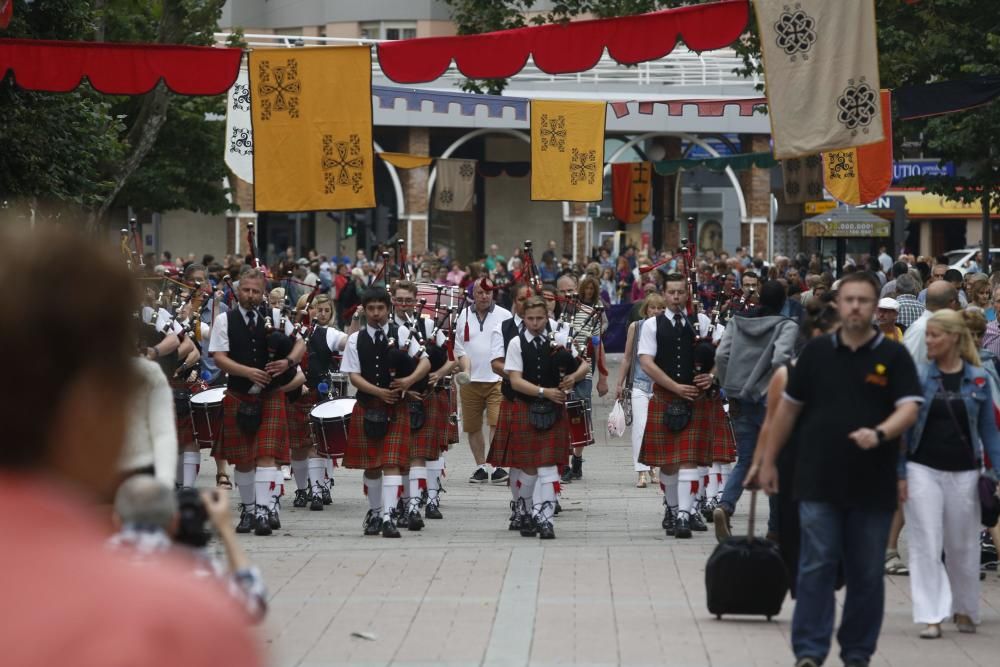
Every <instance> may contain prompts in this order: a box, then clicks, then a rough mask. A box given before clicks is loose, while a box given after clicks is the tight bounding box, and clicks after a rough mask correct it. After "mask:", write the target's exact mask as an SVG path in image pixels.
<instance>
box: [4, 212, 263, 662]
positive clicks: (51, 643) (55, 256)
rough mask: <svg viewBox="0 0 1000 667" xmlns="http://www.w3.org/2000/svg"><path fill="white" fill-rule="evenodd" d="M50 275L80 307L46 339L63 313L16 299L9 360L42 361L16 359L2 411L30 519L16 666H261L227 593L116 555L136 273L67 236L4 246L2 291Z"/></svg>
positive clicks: (10, 459) (13, 239)
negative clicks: (112, 504)
mask: <svg viewBox="0 0 1000 667" xmlns="http://www.w3.org/2000/svg"><path fill="white" fill-rule="evenodd" d="M54 265H55V266H76V267H84V268H83V269H82V270H76V271H56V272H52V271H50V269H51V267H52V266H54ZM38 275H45V276H47V277H46V282H45V285H46V288H47V289H51V290H53V293H55V294H69V293H73V294H74V295H75V296H74V298H73V299H70V300H68V301H67V302H66V304H65V306H64V308H63V311H62V312H63V314H64V315H66V316H67V317H66V320H65V321H64V322H61V323H60V326H58V327H54V326H38V325H37V323H39V322H46V321H49V320H50V319H51V311H50V307H49V305H48V303H47V301H46V300H45V299H38V298H36V296H35V295H33V294H31V293H30V292H28V291H23V290H21V291H18V290H15V293H14V294H13V295H12V297H11V298H12V299H13V301H12V302H8V304H7V305H8V308H5V309H3V311H2V312H0V345H2V346H3V349H8V350H27V349H35V350H40V351H41V353H40V354H14V355H10V358H9V359H8V360H7V364H6V367H5V370H6V371H7V372H8V373H9V376H8V377H10V378H12V379H16V383H17V385H16V388H17V390H16V391H7V392H4V400H3V401H2V402H0V419H2V420H3V423H4V424H5V425H6V433H5V438H4V439H3V445H2V449H0V502H3V503H4V504H5V506H6V507H17V508H18V510H17V511H16V512H10V513H9V516H8V520H7V522H6V524H5V530H6V531H9V534H10V535H13V536H15V538H14V539H10V540H6V541H5V543H4V547H3V549H0V587H2V589H3V593H4V604H5V605H8V609H9V610H10V613H8V614H5V615H4V621H3V623H0V642H2V645H3V647H4V649H3V660H2V662H3V664H5V665H17V666H18V667H48V666H50V665H58V664H63V663H66V662H67V661H69V662H71V663H72V664H73V666H74V667H107V666H108V665H143V666H144V667H160V666H163V667H166V666H168V665H184V666H185V667H216V666H217V665H240V667H257V666H258V665H261V664H262V659H261V655H260V653H259V649H258V647H257V646H256V644H255V641H254V638H253V636H252V635H251V633H250V627H251V625H250V620H249V618H248V617H247V615H246V613H245V612H244V611H243V610H242V609H241V608H240V607H239V606H238V605H237V604H236V603H235V602H234V601H233V600H232V599H231V598H230V597H229V596H228V595H226V593H225V592H224V589H222V588H221V587H219V586H218V585H216V584H214V583H212V582H208V581H201V580H195V579H193V578H192V576H191V573H190V568H185V567H184V566H183V565H182V564H180V563H177V562H174V561H172V560H168V559H164V560H162V561H160V560H157V561H150V562H148V563H145V564H141V565H133V564H131V563H130V562H129V561H128V560H127V558H126V557H124V556H123V555H121V554H115V553H112V552H111V551H109V550H108V549H107V548H106V547H105V543H104V542H105V538H106V537H107V536H108V533H109V529H110V521H109V518H110V512H109V509H108V506H107V505H104V506H103V507H101V505H100V504H101V503H108V502H109V501H110V499H111V497H112V494H113V493H114V490H115V488H116V487H117V485H118V483H119V482H120V478H119V473H118V466H117V465H116V462H117V460H118V457H119V455H120V453H121V450H122V445H123V440H124V434H125V424H126V422H127V414H126V413H127V410H128V406H129V404H130V403H129V400H128V399H129V393H130V391H131V390H132V389H133V387H134V384H135V379H134V378H133V377H132V375H131V370H130V366H129V357H130V353H131V352H132V351H133V350H134V349H135V343H134V341H133V340H132V332H133V331H134V327H133V326H132V321H133V315H132V311H133V309H134V307H135V305H136V304H137V303H138V301H137V300H136V302H135V303H133V301H132V299H131V298H130V297H131V296H132V295H133V291H132V290H130V289H129V288H130V286H131V276H130V275H129V273H128V271H127V270H126V268H125V264H124V262H122V261H121V260H120V259H116V258H114V257H113V256H111V255H109V254H108V253H106V252H105V251H104V250H102V249H100V248H98V247H96V246H95V245H93V243H92V242H91V241H88V240H85V239H83V238H78V237H76V236H74V235H72V234H70V233H69V232H68V231H66V230H60V229H46V228H41V227H40V228H36V229H35V230H32V231H31V232H30V234H28V233H22V234H17V233H16V232H14V233H11V232H5V233H4V234H2V238H0V280H2V281H3V282H4V284H14V282H15V281H19V280H22V281H23V278H24V276H38ZM81 284H85V285H86V287H87V288H86V289H83V290H81V289H79V288H80V285H81ZM67 341H72V343H71V344H68V343H67ZM12 386H13V385H12ZM42 396H44V397H45V399H44V400H41V399H40V397H42ZM26 498H30V499H31V501H30V502H25V499H26ZM99 508H100V510H101V512H103V514H102V513H100V512H98V509H99Z"/></svg>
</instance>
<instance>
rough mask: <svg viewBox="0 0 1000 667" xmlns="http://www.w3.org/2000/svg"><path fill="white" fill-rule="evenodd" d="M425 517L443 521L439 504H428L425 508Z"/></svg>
mask: <svg viewBox="0 0 1000 667" xmlns="http://www.w3.org/2000/svg"><path fill="white" fill-rule="evenodd" d="M424 516H426V517H427V518H428V519H443V518H444V517H443V516H442V515H441V510H440V509H438V504H437V503H432V502H428V503H427V507H426V508H424Z"/></svg>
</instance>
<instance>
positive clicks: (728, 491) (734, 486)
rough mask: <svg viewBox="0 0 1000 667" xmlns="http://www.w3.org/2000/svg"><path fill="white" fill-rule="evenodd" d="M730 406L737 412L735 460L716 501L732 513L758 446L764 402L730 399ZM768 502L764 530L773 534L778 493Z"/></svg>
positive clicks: (734, 430)
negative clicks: (768, 512) (720, 497)
mask: <svg viewBox="0 0 1000 667" xmlns="http://www.w3.org/2000/svg"><path fill="white" fill-rule="evenodd" d="M730 405H731V406H733V407H735V411H736V414H738V415H739V416H738V417H735V418H733V434H734V435H735V436H736V456H737V460H736V465H734V466H733V470H732V472H730V473H729V479H728V480H727V481H726V488H725V489H723V491H722V500H720V501H719V504H720V505H722V506H724V507H725V509H726V511H727V512H729V513H730V514H732V513H733V511H734V510H735V509H736V503H738V502H739V501H740V496H742V495H743V480H744V479H745V478H746V476H747V470H749V469H750V464H751V463H753V453H754V450H756V449H757V436H759V435H760V427H761V426H762V425H763V424H764V413H765V412H766V411H767V403H765V402H764V401H753V402H751V401H741V400H737V399H730ZM731 409H732V407H731ZM767 502H768V507H769V509H770V514H769V515H768V518H767V529H768V531H770V532H772V533H776V532H777V531H778V498H777V496H769V497H768V499H767Z"/></svg>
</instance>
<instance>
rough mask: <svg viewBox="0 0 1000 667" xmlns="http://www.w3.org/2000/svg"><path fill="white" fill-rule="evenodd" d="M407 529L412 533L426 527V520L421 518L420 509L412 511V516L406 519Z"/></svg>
mask: <svg viewBox="0 0 1000 667" xmlns="http://www.w3.org/2000/svg"><path fill="white" fill-rule="evenodd" d="M406 527H407V528H409V529H410V530H412V531H418V530H420V529H421V528H423V527H424V518H423V517H422V516H420V510H419V509H412V510H410V516H408V517H407V519H406Z"/></svg>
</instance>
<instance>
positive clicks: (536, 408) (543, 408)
mask: <svg viewBox="0 0 1000 667" xmlns="http://www.w3.org/2000/svg"><path fill="white" fill-rule="evenodd" d="M558 418H559V415H558V414H556V406H555V403H553V402H552V401H547V400H545V399H542V400H539V401H534V402H533V403H532V404H531V405H530V406H529V408H528V422H529V423H530V424H531V425H532V426H534V427H535V428H536V429H537V430H539V431H548V430H549V429H550V428H552V427H553V426H555V423H556V420H557V419H558Z"/></svg>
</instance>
